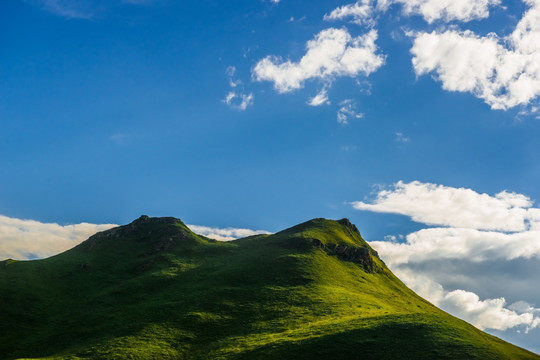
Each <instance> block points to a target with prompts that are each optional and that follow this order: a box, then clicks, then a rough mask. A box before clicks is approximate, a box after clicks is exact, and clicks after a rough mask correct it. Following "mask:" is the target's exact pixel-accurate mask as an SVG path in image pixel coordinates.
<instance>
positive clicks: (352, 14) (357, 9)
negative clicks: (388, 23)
mask: <svg viewBox="0 0 540 360" xmlns="http://www.w3.org/2000/svg"><path fill="white" fill-rule="evenodd" d="M374 10H375V9H374V6H373V1H372V0H362V1H357V2H355V3H353V4H348V5H343V6H340V7H338V8H336V9H334V10H333V11H332V12H331V13H330V14H325V15H324V20H326V21H331V20H343V19H345V18H352V19H353V20H352V21H353V22H354V23H355V24H358V25H369V26H373V25H375V19H374Z"/></svg>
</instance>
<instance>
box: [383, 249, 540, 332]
mask: <svg viewBox="0 0 540 360" xmlns="http://www.w3.org/2000/svg"><path fill="white" fill-rule="evenodd" d="M375 249H377V251H379V249H378V248H377V247H376V246H375ZM394 272H395V273H396V275H397V276H398V277H399V278H400V279H401V280H403V282H405V284H406V285H407V286H408V287H410V288H411V289H413V290H414V291H415V292H416V293H418V294H419V295H420V296H422V297H423V298H425V299H427V300H429V301H430V302H431V303H433V304H434V305H436V306H438V307H440V308H441V309H443V310H445V311H447V312H449V313H450V314H452V315H454V316H457V317H459V318H461V319H463V320H465V321H467V322H469V323H471V324H473V325H474V326H476V327H477V328H479V329H481V330H485V329H493V330H501V331H505V330H507V329H511V328H515V327H521V328H524V329H525V331H526V332H528V331H530V330H532V329H534V328H536V327H537V326H538V325H539V324H540V317H538V316H536V315H535V314H537V313H538V312H539V311H540V309H536V308H534V307H532V306H531V305H530V304H528V303H526V302H524V301H520V302H516V303H515V304H512V305H510V306H506V300H505V299H504V298H502V297H501V298H494V299H490V298H488V299H484V300H481V299H480V297H479V296H478V295H477V294H475V293H474V292H471V291H465V290H461V289H457V290H453V291H446V290H445V289H444V288H443V287H442V286H441V285H440V284H439V283H437V282H436V281H434V280H433V279H432V278H431V277H429V276H424V275H419V274H418V273H417V272H414V271H410V270H409V269H407V268H403V267H402V268H398V269H396V270H394ZM516 304H517V305H516ZM523 304H527V305H529V306H528V307H525V306H523Z"/></svg>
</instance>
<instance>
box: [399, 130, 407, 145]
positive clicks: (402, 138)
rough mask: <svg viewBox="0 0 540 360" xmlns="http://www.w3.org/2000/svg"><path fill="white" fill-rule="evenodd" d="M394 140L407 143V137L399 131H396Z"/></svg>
mask: <svg viewBox="0 0 540 360" xmlns="http://www.w3.org/2000/svg"><path fill="white" fill-rule="evenodd" d="M396 141H398V142H402V143H408V142H409V138H408V137H406V136H405V135H403V133H401V132H396Z"/></svg>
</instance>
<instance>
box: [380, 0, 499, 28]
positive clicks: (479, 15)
mask: <svg viewBox="0 0 540 360" xmlns="http://www.w3.org/2000/svg"><path fill="white" fill-rule="evenodd" d="M386 3H398V4H401V5H402V6H403V13H404V14H405V15H421V16H422V17H423V18H424V20H426V21H427V22H428V23H432V22H434V21H436V20H443V21H446V22H449V21H453V20H458V21H471V20H478V19H485V18H487V17H488V16H489V8H490V7H492V6H496V5H499V4H500V3H501V1H500V0H393V1H387V2H386Z"/></svg>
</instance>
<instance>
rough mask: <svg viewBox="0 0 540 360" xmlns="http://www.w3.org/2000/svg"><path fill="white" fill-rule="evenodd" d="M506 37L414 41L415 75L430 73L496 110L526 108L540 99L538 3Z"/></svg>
mask: <svg viewBox="0 0 540 360" xmlns="http://www.w3.org/2000/svg"><path fill="white" fill-rule="evenodd" d="M525 2H526V3H527V4H528V5H529V6H530V9H529V10H528V11H527V12H526V13H525V14H524V15H523V17H522V18H521V20H520V21H519V22H518V24H517V26H516V28H515V29H514V31H513V32H512V33H511V34H510V35H508V36H506V37H502V38H501V37H498V36H497V35H495V34H489V35H487V36H479V35H477V34H475V33H473V32H472V31H458V30H447V31H444V32H438V31H434V32H431V33H425V32H420V33H417V34H415V35H414V37H415V39H414V44H413V47H412V49H411V53H412V55H413V59H412V63H413V67H414V70H415V72H416V74H417V75H423V74H428V73H432V74H434V76H435V78H436V79H437V80H438V81H440V82H441V83H442V87H443V89H445V90H448V91H458V92H469V93H472V94H474V95H475V96H476V97H478V98H480V99H482V100H484V101H485V102H486V103H487V104H488V105H490V106H491V108H492V109H502V110H506V109H508V108H511V107H514V106H517V105H527V104H529V103H530V102H531V101H533V100H534V99H536V98H537V97H538V96H539V95H540V0H526V1H525Z"/></svg>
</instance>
